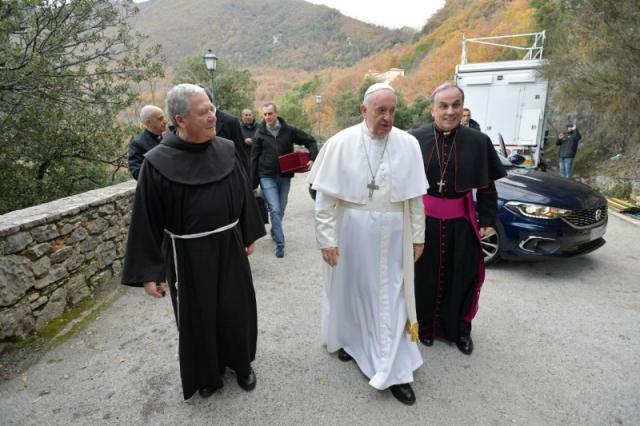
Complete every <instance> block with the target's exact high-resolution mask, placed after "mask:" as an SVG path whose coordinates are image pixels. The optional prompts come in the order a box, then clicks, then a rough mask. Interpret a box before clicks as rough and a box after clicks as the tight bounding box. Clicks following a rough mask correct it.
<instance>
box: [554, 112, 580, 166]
mask: <svg viewBox="0 0 640 426" xmlns="http://www.w3.org/2000/svg"><path fill="white" fill-rule="evenodd" d="M580 139H582V136H580V132H579V131H578V129H577V127H576V125H575V124H573V125H572V124H571V123H567V133H566V134H565V133H564V132H560V134H559V135H558V140H557V141H556V145H559V146H560V174H561V175H562V176H564V177H566V178H571V175H572V170H573V159H574V158H575V156H576V152H577V151H578V142H579V141H580Z"/></svg>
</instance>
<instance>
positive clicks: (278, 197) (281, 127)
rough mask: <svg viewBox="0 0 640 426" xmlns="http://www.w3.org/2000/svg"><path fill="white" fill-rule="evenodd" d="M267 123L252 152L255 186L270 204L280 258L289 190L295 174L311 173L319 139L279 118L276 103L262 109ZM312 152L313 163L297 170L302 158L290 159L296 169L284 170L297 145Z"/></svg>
mask: <svg viewBox="0 0 640 426" xmlns="http://www.w3.org/2000/svg"><path fill="white" fill-rule="evenodd" d="M262 114H263V116H264V122H262V124H261V125H260V126H259V127H258V129H257V131H256V135H255V138H254V141H253V150H252V152H251V172H252V179H253V187H254V188H256V187H257V186H258V184H260V187H261V188H262V193H263V194H264V198H265V200H266V201H267V206H268V208H269V214H270V216H271V238H273V239H274V240H275V242H276V257H284V232H283V230H282V220H283V218H284V211H285V209H286V207H287V201H288V198H289V188H290V184H291V178H292V177H293V174H294V171H307V170H309V169H310V168H311V165H312V164H313V160H315V158H316V155H318V145H317V144H316V141H315V139H313V138H312V137H311V136H309V135H308V134H306V133H305V132H303V131H302V130H300V129H298V128H296V127H294V126H291V125H289V124H287V123H286V122H285V121H284V120H283V119H282V117H279V116H278V108H277V107H276V105H275V104H274V103H272V102H268V103H266V104H264V106H263V107H262ZM294 144H296V145H302V146H304V147H306V148H307V149H308V150H309V158H310V159H309V161H308V162H307V163H306V164H305V165H304V167H303V168H301V167H296V166H300V164H295V163H296V161H299V159H300V158H299V156H295V155H294V156H287V157H285V158H283V162H282V164H284V165H287V164H292V165H293V167H292V169H291V170H290V169H288V168H285V169H284V170H283V169H282V168H281V167H280V164H281V163H280V161H279V157H282V156H285V155H287V154H291V153H293V145H294Z"/></svg>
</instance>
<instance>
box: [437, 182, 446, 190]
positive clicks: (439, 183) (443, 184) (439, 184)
mask: <svg viewBox="0 0 640 426" xmlns="http://www.w3.org/2000/svg"><path fill="white" fill-rule="evenodd" d="M436 185H438V192H442V188H443V187H444V186H445V185H446V184H445V183H444V182H443V181H442V179H440V182H438V183H436Z"/></svg>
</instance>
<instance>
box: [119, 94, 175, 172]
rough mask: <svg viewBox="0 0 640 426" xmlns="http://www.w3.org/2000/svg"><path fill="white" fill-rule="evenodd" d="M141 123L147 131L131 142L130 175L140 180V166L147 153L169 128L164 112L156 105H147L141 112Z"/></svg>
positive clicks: (129, 154) (129, 153)
mask: <svg viewBox="0 0 640 426" xmlns="http://www.w3.org/2000/svg"><path fill="white" fill-rule="evenodd" d="M140 121H141V122H142V124H143V125H144V127H145V129H144V131H143V132H142V133H140V134H139V135H138V136H136V137H134V138H133V139H131V142H129V152H128V156H129V173H131V176H133V178H134V179H135V180H138V174H139V173H140V166H142V160H143V159H144V154H145V152H147V151H149V150H150V149H151V148H153V147H155V146H156V145H158V144H159V143H160V140H162V133H164V131H165V130H166V128H167V120H166V119H165V118H164V112H162V110H161V109H160V108H158V107H157V106H155V105H145V106H143V107H142V109H141V110H140Z"/></svg>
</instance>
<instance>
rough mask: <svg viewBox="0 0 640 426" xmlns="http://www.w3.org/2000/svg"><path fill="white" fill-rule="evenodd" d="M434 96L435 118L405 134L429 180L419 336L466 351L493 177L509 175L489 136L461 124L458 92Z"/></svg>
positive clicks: (492, 203)
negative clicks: (411, 139) (410, 138)
mask: <svg viewBox="0 0 640 426" xmlns="http://www.w3.org/2000/svg"><path fill="white" fill-rule="evenodd" d="M431 98H432V103H431V114H432V115H433V118H434V123H433V124H428V125H426V126H424V127H421V128H419V129H415V130H412V131H410V132H409V133H411V134H412V135H413V136H415V137H416V139H418V143H419V144H420V149H421V151H422V157H423V160H424V167H425V173H426V175H427V181H428V182H429V188H428V189H427V194H426V195H425V196H424V197H423V200H424V208H425V220H426V229H427V231H426V240H425V252H424V255H423V256H421V257H420V258H419V259H418V261H417V262H416V264H415V295H416V311H417V314H418V324H419V333H420V341H421V342H422V343H423V344H424V345H426V346H431V345H433V342H434V338H436V337H437V338H442V339H445V340H448V341H452V342H455V343H456V345H457V347H458V349H459V350H460V351H461V352H462V353H464V354H466V355H470V354H471V352H473V340H472V339H471V321H472V320H473V318H474V317H475V315H476V313H477V311H478V299H479V297H480V288H481V287H482V283H483V281H484V272H485V268H484V258H483V254H482V246H481V242H480V239H481V238H483V237H488V236H490V235H492V234H493V233H494V232H495V226H496V214H497V210H498V193H497V192H496V186H495V183H494V181H496V180H497V179H500V178H502V177H504V176H506V172H505V170H504V168H503V167H502V164H501V163H500V159H499V158H498V155H497V153H496V151H495V149H494V148H493V145H492V144H491V139H489V137H488V136H487V135H485V134H484V133H480V132H478V131H475V130H471V129H469V128H467V127H465V126H461V125H460V120H461V117H462V113H463V107H464V93H463V91H462V89H460V88H459V87H458V86H455V85H452V84H450V83H445V84H443V85H441V86H439V87H438V88H436V90H435V91H434V92H433V94H432V95H431ZM474 189H475V190H476V203H475V205H474V200H473V194H472V191H473V190H474Z"/></svg>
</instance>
